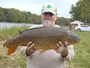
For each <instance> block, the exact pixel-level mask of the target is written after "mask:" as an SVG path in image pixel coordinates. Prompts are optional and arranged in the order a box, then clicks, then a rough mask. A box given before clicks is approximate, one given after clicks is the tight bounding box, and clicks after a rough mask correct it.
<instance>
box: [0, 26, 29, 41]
mask: <svg viewBox="0 0 90 68" xmlns="http://www.w3.org/2000/svg"><path fill="white" fill-rule="evenodd" d="M27 28H28V27H27V26H21V27H16V26H13V27H10V28H3V29H0V40H6V39H10V38H12V37H16V36H17V35H18V34H19V33H20V32H22V31H23V30H25V29H27Z"/></svg>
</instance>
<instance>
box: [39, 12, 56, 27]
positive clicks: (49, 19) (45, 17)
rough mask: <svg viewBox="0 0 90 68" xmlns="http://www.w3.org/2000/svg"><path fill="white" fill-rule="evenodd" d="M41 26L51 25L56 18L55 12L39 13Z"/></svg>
mask: <svg viewBox="0 0 90 68" xmlns="http://www.w3.org/2000/svg"><path fill="white" fill-rule="evenodd" d="M41 18H42V22H43V26H53V25H55V21H56V19H57V14H52V13H50V12H45V13H43V14H42V15H41Z"/></svg>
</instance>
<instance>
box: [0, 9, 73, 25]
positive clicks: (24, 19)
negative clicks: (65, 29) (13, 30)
mask: <svg viewBox="0 0 90 68" xmlns="http://www.w3.org/2000/svg"><path fill="white" fill-rule="evenodd" d="M0 21H1V22H3V21H4V22H15V23H30V24H41V23H42V21H41V16H40V15H36V14H32V13H31V12H26V11H19V10H17V9H14V8H11V9H6V8H0ZM70 21H71V20H70V19H68V18H64V17H58V18H57V21H56V23H57V24H58V25H69V22H70Z"/></svg>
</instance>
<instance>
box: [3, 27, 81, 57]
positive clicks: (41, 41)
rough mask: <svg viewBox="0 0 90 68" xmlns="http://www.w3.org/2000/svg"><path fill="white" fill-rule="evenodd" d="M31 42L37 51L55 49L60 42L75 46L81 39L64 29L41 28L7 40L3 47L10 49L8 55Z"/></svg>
mask: <svg viewBox="0 0 90 68" xmlns="http://www.w3.org/2000/svg"><path fill="white" fill-rule="evenodd" d="M29 41H32V42H33V43H35V46H34V48H35V49H42V51H43V52H44V51H45V50H47V49H55V48H56V47H57V46H56V44H57V43H58V41H61V42H62V43H64V42H65V41H67V43H68V44H69V45H70V44H75V43H78V42H80V37H79V36H78V35H76V34H75V33H73V32H71V31H70V30H68V29H65V28H62V27H40V28H32V29H27V30H25V31H23V32H22V33H21V34H19V35H18V36H17V37H15V38H13V39H11V40H7V41H6V42H5V43H4V45H3V46H5V47H7V48H8V55H10V54H12V53H13V52H15V50H16V49H17V47H18V46H26V45H27V43H28V42H29Z"/></svg>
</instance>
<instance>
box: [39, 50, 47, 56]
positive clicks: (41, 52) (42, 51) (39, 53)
mask: <svg viewBox="0 0 90 68" xmlns="http://www.w3.org/2000/svg"><path fill="white" fill-rule="evenodd" d="M46 50H47V49H42V50H41V51H40V53H39V55H41V54H42V53H43V52H45V51H46Z"/></svg>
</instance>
